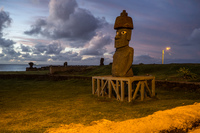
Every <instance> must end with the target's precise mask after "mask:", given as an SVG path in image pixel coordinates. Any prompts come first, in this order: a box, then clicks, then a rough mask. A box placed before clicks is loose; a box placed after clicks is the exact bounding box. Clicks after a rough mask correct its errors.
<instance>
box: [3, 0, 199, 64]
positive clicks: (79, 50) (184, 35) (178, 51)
mask: <svg viewBox="0 0 200 133" xmlns="http://www.w3.org/2000/svg"><path fill="white" fill-rule="evenodd" d="M199 7H200V1H199V0H124V1H122V0H1V1H0V64H16V63H17V64H27V63H28V62H30V61H32V62H34V63H35V64H63V63H64V62H66V61H67V62H68V64H69V65H99V63H100V59H101V58H104V59H105V60H104V64H109V63H110V62H112V56H113V54H114V52H115V48H114V37H115V33H116V31H115V30H114V28H113V26H114V22H115V18H116V17H117V16H119V15H120V13H121V12H122V10H126V11H127V13H128V16H130V17H132V19H133V24H134V30H133V31H132V40H131V41H130V46H131V47H133V48H134V60H133V63H134V64H138V63H144V64H153V63H156V64H161V63H162V50H163V49H165V48H166V47H170V48H171V49H169V50H167V51H165V63H200V58H199V57H200V17H199V16H200V8H199Z"/></svg>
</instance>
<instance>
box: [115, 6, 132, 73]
mask: <svg viewBox="0 0 200 133" xmlns="http://www.w3.org/2000/svg"><path fill="white" fill-rule="evenodd" d="M127 15H128V14H127V13H126V11H125V10H124V11H123V12H122V13H121V16H119V17H117V18H116V21H115V26H114V29H116V30H117V32H116V36H115V48H116V51H115V54H114V55H113V64H112V76H114V77H132V76H133V70H132V62H133V54H134V49H133V48H131V47H129V41H130V40H131V32H132V29H133V22H132V18H130V17H128V16H127Z"/></svg>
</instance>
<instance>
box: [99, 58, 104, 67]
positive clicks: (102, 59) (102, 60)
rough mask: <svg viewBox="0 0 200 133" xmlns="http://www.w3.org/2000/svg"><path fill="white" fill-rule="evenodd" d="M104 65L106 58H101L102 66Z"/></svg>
mask: <svg viewBox="0 0 200 133" xmlns="http://www.w3.org/2000/svg"><path fill="white" fill-rule="evenodd" d="M103 65H104V58H101V60H100V66H103Z"/></svg>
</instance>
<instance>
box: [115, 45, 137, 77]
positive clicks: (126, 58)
mask: <svg viewBox="0 0 200 133" xmlns="http://www.w3.org/2000/svg"><path fill="white" fill-rule="evenodd" d="M133 53H134V50H133V48H131V47H129V46H127V47H123V48H120V49H117V50H116V52H115V54H114V56H113V64H112V76H114V77H132V76H133V71H132V62H133Z"/></svg>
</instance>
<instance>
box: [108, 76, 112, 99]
mask: <svg viewBox="0 0 200 133" xmlns="http://www.w3.org/2000/svg"><path fill="white" fill-rule="evenodd" d="M110 82H111V81H110V80H108V93H109V94H108V95H109V98H111V96H112V87H111V83H110Z"/></svg>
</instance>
